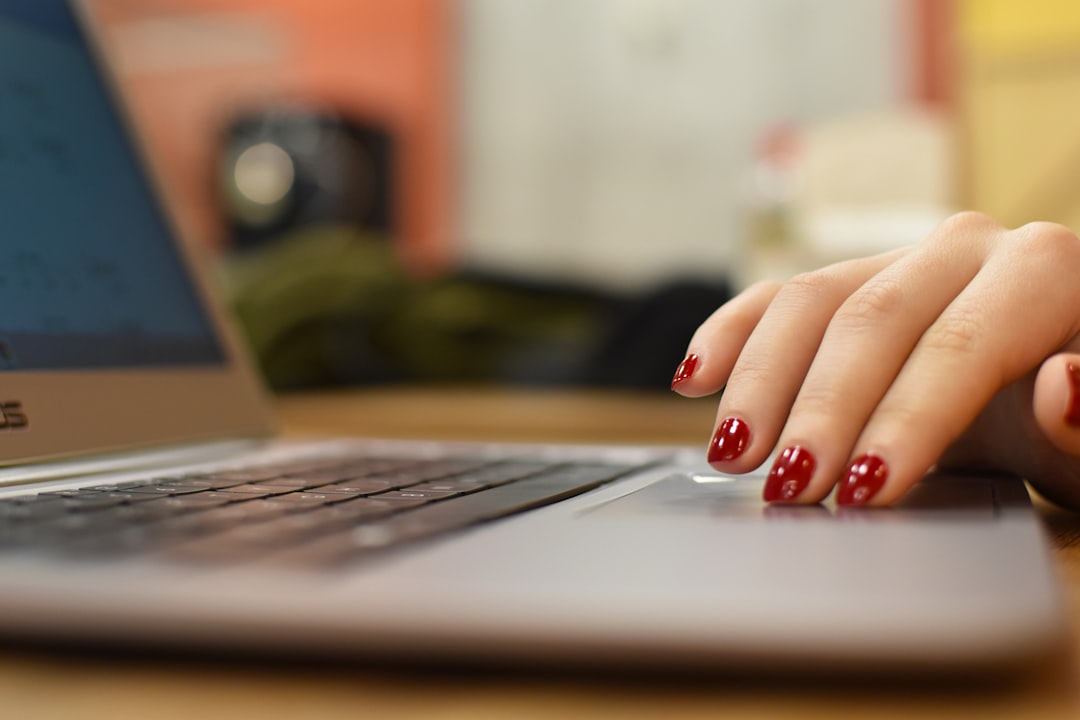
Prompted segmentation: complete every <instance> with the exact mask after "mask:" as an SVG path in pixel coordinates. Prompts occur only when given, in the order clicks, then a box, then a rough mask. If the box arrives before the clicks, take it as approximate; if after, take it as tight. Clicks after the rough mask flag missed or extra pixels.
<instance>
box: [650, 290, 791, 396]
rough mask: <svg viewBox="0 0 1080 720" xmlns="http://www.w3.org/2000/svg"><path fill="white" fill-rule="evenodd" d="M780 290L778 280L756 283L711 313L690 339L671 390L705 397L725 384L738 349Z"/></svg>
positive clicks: (673, 379)
mask: <svg viewBox="0 0 1080 720" xmlns="http://www.w3.org/2000/svg"><path fill="white" fill-rule="evenodd" d="M779 289H780V283H777V282H759V283H755V284H753V285H751V286H750V287H748V288H746V290H743V291H742V292H741V293H739V294H738V295H736V296H735V297H734V298H732V299H731V300H730V301H728V302H726V303H724V304H723V305H721V306H720V308H719V309H717V310H716V312H714V313H713V314H712V315H710V316H709V317H708V318H707V319H706V320H705V322H703V323H702V324H701V326H700V327H699V328H698V329H697V330H696V331H695V332H694V335H693V337H692V338H690V345H689V346H688V347H687V350H686V358H685V359H684V360H683V361H682V362H681V363H680V364H679V367H678V368H677V369H676V370H675V376H674V378H672V380H671V389H672V390H674V391H675V392H677V393H679V394H680V395H685V396H686V397H703V396H705V395H711V394H713V393H714V392H717V391H718V390H720V388H722V387H724V384H725V383H727V379H728V374H729V373H730V372H731V367H732V365H734V364H735V358H736V357H738V354H739V350H740V349H741V348H742V346H743V345H745V344H746V339H747V338H748V337H750V333H752V332H753V331H754V327H755V326H756V325H757V324H758V321H759V320H761V316H762V315H763V314H764V313H765V308H767V307H768V306H769V303H770V302H772V300H773V297H775V295H776V292H777V291H778V290H779Z"/></svg>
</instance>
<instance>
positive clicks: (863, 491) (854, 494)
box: [836, 455, 889, 505]
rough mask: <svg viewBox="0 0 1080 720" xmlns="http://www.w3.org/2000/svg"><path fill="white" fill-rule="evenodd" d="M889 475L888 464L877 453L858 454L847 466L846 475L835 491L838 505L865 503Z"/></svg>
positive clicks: (876, 492) (879, 488) (875, 493)
mask: <svg viewBox="0 0 1080 720" xmlns="http://www.w3.org/2000/svg"><path fill="white" fill-rule="evenodd" d="M887 477H889V466H888V465H886V464H885V461H884V460H882V459H881V458H879V457H878V456H877V455H860V456H859V457H857V458H855V461H854V462H852V463H851V467H850V468H848V474H847V477H846V478H844V481H843V482H842V483H840V489H839V490H838V491H837V493H836V502H837V503H838V504H839V505H865V504H866V503H868V502H870V500H872V499H873V497H874V496H875V495H877V494H878V491H879V490H881V487H882V486H883V485H884V484H885V479H886V478H887Z"/></svg>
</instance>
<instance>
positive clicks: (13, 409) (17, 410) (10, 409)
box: [0, 400, 30, 430]
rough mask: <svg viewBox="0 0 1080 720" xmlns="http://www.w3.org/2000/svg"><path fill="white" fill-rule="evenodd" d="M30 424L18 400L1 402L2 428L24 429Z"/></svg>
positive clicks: (0, 427) (0, 425) (0, 424)
mask: <svg viewBox="0 0 1080 720" xmlns="http://www.w3.org/2000/svg"><path fill="white" fill-rule="evenodd" d="M29 424H30V420H29V419H28V418H27V417H26V413H24V412H23V408H22V403H21V402H19V401H18V400H7V401H5V402H0V430H22V429H23V428H25V427H26V426H27V425H29Z"/></svg>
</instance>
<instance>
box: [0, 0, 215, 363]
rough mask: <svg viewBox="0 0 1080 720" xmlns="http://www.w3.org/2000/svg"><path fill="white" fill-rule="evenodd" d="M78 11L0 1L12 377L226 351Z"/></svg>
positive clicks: (3, 326)
mask: <svg viewBox="0 0 1080 720" xmlns="http://www.w3.org/2000/svg"><path fill="white" fill-rule="evenodd" d="M89 55H90V50H89V48H88V47H87V46H86V43H85V41H84V39H83V37H82V35H81V32H80V31H79V29H78V27H77V25H76V22H75V20H74V18H73V17H72V16H71V11H70V10H69V9H68V7H67V3H65V2H60V1H59V0H44V1H43V0H0V308H2V311H0V370H7V371H19V370H61V369H63V370H72V369H82V368H86V369H89V368H110V367H146V366H149V367H159V366H160V367H164V366H197V365H209V364H219V363H221V362H223V360H224V355H223V352H222V349H221V347H220V346H219V344H218V342H217V340H216V338H215V335H214V332H213V330H212V328H211V325H210V323H209V321H208V319H207V317H206V315H205V313H204V311H203V309H202V307H201V305H200V302H199V300H198V298H197V295H196V293H195V291H194V288H193V287H192V285H191V283H190V280H189V278H188V276H187V272H186V270H185V268H184V265H183V263H182V261H181V258H180V257H179V256H178V254H177V250H176V248H175V244H174V243H175V241H174V239H173V238H172V236H171V230H170V228H169V226H168V223H167V222H166V220H165V218H164V216H163V214H162V212H161V208H160V207H159V206H158V204H157V201H156V198H155V197H154V196H153V194H152V192H151V191H150V190H149V188H148V183H147V182H146V178H145V177H144V174H143V171H142V168H141V167H140V165H139V162H138V160H137V157H136V154H135V152H134V151H133V148H132V147H131V146H130V144H129V141H128V138H127V136H126V131H125V129H124V127H123V125H122V123H121V121H120V118H119V117H118V115H117V113H116V110H115V108H114V107H113V105H112V103H111V99H110V96H109V93H108V91H107V89H106V88H105V87H104V85H103V83H102V80H101V78H100V77H99V76H98V75H97V73H96V68H95V63H94V62H93V60H92V58H91V57H89Z"/></svg>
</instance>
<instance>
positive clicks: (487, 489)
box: [0, 457, 638, 567]
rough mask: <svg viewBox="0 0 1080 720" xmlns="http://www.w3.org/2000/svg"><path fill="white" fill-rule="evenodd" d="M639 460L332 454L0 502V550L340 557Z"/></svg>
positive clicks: (397, 542)
mask: <svg viewBox="0 0 1080 720" xmlns="http://www.w3.org/2000/svg"><path fill="white" fill-rule="evenodd" d="M637 467H638V466H627V465H617V464H605V463H584V464H583V463H566V462H557V463H552V462H543V461H538V460H530V459H523V460H522V459H502V460H491V459H479V458H471V459H470V458H458V457H455V458H442V459H434V460H420V461H418V460H414V459H404V458H393V457H374V458H373V457H364V458H351V459H350V458H337V459H335V460H334V461H332V462H328V461H325V460H324V461H321V462H318V461H316V462H313V461H307V462H303V463H297V462H295V461H293V462H289V463H284V464H277V465H265V466H259V467H252V468H247V469H239V470H235V469H233V470H225V471H221V472H213V473H205V474H197V475H182V476H176V477H161V478H155V479H153V480H144V481H136V482H126V483H121V484H114V485H97V486H92V487H86V488H79V489H76V490H61V491H57V492H43V493H39V494H37V495H25V496H18V497H13V498H8V499H4V500H0V552H2V553H11V552H16V553H20V552H34V553H38V552H47V553H52V554H56V555H60V556H63V557H71V558H100V559H122V558H128V557H137V556H155V557H160V558H165V559H170V560H179V561H187V562H197V563H210V564H222V563H241V562H252V561H269V562H271V563H280V564H282V565H285V566H302V567H321V566H327V565H338V564H343V563H348V562H352V561H355V560H359V559H362V558H365V557H370V556H372V555H374V554H376V553H381V552H383V551H386V550H388V549H390V548H395V547H399V546H401V545H402V544H406V543H412V542H415V541H419V540H423V539H425V538H429V537H432V536H435V535H440V534H443V533H447V532H451V531H454V530H459V529H462V528H465V527H469V526H472V525H476V524H479V523H483V522H488V521H491V520H495V519H498V518H501V517H505V516H507V515H511V514H514V513H518V512H522V511H525V510H529V509H532V508H535V507H540V506H543V505H547V504H550V503H553V502H557V501H559V500H563V499H565V498H569V497H573V496H574V495H578V494H581V493H583V492H586V491H588V490H591V489H593V488H596V487H598V486H600V485H602V484H604V483H606V482H609V481H611V480H614V479H616V478H618V477H620V476H622V475H625V474H626V473H628V472H630V471H632V470H635V469H637Z"/></svg>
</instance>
